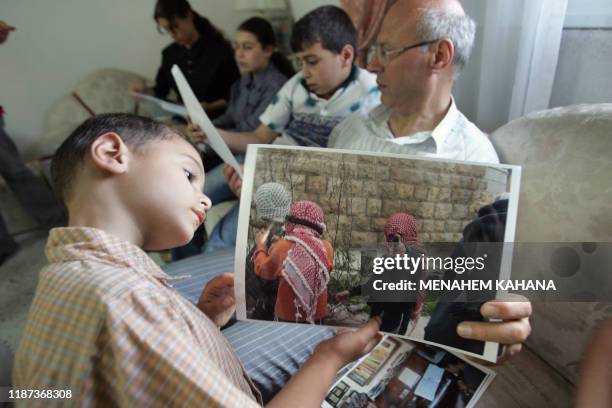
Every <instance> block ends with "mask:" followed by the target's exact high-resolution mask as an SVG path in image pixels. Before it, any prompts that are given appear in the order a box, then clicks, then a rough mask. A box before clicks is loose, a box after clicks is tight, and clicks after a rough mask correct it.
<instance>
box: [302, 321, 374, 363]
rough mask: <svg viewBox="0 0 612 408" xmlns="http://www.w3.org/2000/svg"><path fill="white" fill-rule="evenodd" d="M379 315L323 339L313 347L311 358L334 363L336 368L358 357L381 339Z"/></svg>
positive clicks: (367, 351) (370, 349)
mask: <svg viewBox="0 0 612 408" xmlns="http://www.w3.org/2000/svg"><path fill="white" fill-rule="evenodd" d="M380 323H381V319H380V317H374V318H372V319H370V320H369V321H368V322H367V323H366V324H365V325H364V326H363V327H361V328H360V329H358V330H355V331H352V330H343V331H340V330H339V331H338V334H336V335H335V336H334V337H332V338H331V339H328V340H325V341H323V342H321V343H319V345H318V346H317V347H316V348H315V351H314V353H313V358H321V359H323V360H324V361H331V362H333V363H335V364H336V367H337V369H338V370H339V369H340V368H342V367H344V366H345V365H346V364H348V363H350V362H351V361H353V360H356V359H358V358H359V357H361V356H363V355H364V354H366V353H369V352H370V351H372V349H373V348H374V347H375V346H376V345H377V344H378V343H379V342H380V340H381V339H382V334H381V333H380V332H379V331H378V330H379V329H380Z"/></svg>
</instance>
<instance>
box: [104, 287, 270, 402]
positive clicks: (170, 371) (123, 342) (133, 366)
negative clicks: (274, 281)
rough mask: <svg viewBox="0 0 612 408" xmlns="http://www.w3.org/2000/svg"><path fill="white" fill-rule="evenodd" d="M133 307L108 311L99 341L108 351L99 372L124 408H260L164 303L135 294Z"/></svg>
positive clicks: (156, 297)
mask: <svg viewBox="0 0 612 408" xmlns="http://www.w3.org/2000/svg"><path fill="white" fill-rule="evenodd" d="M131 303H133V304H132V305H130V307H127V308H126V307H122V305H120V304H118V305H116V306H117V307H116V308H111V309H110V310H109V312H108V315H107V319H106V322H105V327H104V328H103V330H102V336H101V339H102V342H103V343H105V344H106V346H107V347H108V348H106V349H107V350H108V351H110V350H112V353H103V354H102V356H103V358H102V359H101V361H100V364H101V365H109V367H108V368H109V369H108V370H103V371H102V372H105V373H107V374H109V376H108V378H107V381H108V382H109V383H110V384H111V385H112V388H114V389H116V390H117V391H118V392H117V394H118V395H119V399H120V400H121V401H122V405H124V406H144V405H148V404H150V403H151V401H164V403H165V404H166V405H169V406H190V405H192V404H195V405H198V406H205V407H236V406H240V407H257V406H259V405H258V404H257V403H256V402H255V401H254V400H253V399H252V397H251V396H249V395H247V394H245V393H244V392H243V391H242V390H240V389H238V388H237V387H236V386H235V385H234V384H233V383H232V382H231V381H229V380H228V378H227V376H226V375H225V374H224V373H223V372H222V371H221V370H220V369H219V367H218V366H217V365H216V364H215V363H214V362H213V361H212V360H211V359H210V358H208V357H207V355H206V352H205V351H204V350H202V348H201V347H200V346H199V345H198V344H196V343H195V342H194V341H193V337H192V336H189V335H186V334H187V333H189V332H190V328H189V327H188V324H187V322H186V321H185V320H183V319H182V318H181V316H180V315H179V314H178V313H177V312H176V309H175V308H173V307H172V305H171V303H170V304H169V299H168V298H167V297H165V296H160V295H159V294H156V293H144V292H136V293H132V295H131ZM104 340H106V341H104ZM102 346H103V347H104V344H102ZM213 346H214V345H212V344H211V347H213ZM104 357H107V358H104Z"/></svg>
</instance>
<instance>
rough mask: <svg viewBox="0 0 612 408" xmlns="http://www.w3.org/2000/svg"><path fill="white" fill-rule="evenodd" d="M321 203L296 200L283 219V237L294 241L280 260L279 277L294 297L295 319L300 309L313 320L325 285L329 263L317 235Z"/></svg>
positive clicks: (322, 226) (320, 230)
mask: <svg viewBox="0 0 612 408" xmlns="http://www.w3.org/2000/svg"><path fill="white" fill-rule="evenodd" d="M323 220H324V214H323V210H322V209H321V207H319V206H318V205H317V204H315V203H313V202H312V201H296V202H295V203H293V205H292V206H291V211H290V212H289V215H288V216H287V221H286V223H285V239H286V240H288V241H292V242H295V245H294V246H293V247H292V248H291V249H290V250H289V253H288V254H287V258H286V259H285V263H284V270H283V277H284V278H285V280H286V281H287V283H288V284H289V286H291V288H292V289H293V292H294V293H295V298H296V304H295V306H296V316H295V318H296V321H297V320H298V319H299V318H300V317H301V315H302V314H301V311H302V310H303V311H304V313H305V315H306V320H307V321H309V322H311V323H313V322H314V314H315V312H316V308H317V302H318V300H319V297H320V296H321V294H322V293H323V292H324V291H325V289H326V288H327V283H328V282H329V271H330V269H331V268H332V265H331V264H330V263H329V261H328V259H327V250H326V248H325V246H324V245H323V240H322V239H321V235H322V234H323V231H325V223H324V222H323Z"/></svg>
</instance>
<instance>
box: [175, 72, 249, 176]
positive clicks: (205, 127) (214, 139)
mask: <svg viewBox="0 0 612 408" xmlns="http://www.w3.org/2000/svg"><path fill="white" fill-rule="evenodd" d="M171 72H172V76H173V77H174V81H175V82H176V86H177V87H178V90H179V93H180V94H181V98H182V99H183V102H184V103H185V107H186V108H187V111H188V112H189V116H191V121H192V122H193V123H195V124H197V125H198V126H200V128H201V129H202V131H203V132H204V133H206V137H207V138H208V144H209V145H210V147H212V149H213V150H214V151H215V152H216V153H217V154H218V155H219V157H220V158H221V160H223V161H224V162H225V163H227V164H229V165H230V166H232V167H233V168H234V170H236V171H237V172H238V174H239V175H240V177H241V178H242V172H241V171H240V165H239V164H238V161H237V160H236V158H235V157H234V155H233V154H232V152H231V150H230V149H229V147H227V144H225V141H224V140H223V138H222V137H221V135H220V134H219V132H217V129H216V128H215V126H214V125H213V124H212V122H211V121H210V119H209V118H208V115H207V114H206V112H204V109H203V108H202V105H200V102H199V101H198V99H197V98H196V96H195V94H194V93H193V90H192V89H191V87H190V86H189V83H188V82H187V79H185V75H183V73H182V72H181V69H180V68H179V67H178V66H177V65H176V64H175V65H173V66H172V69H171Z"/></svg>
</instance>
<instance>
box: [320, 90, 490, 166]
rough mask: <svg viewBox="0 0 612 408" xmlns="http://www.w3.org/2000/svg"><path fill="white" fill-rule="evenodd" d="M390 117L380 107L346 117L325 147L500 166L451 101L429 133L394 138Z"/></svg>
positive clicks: (479, 133) (487, 143)
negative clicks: (365, 114)
mask: <svg viewBox="0 0 612 408" xmlns="http://www.w3.org/2000/svg"><path fill="white" fill-rule="evenodd" d="M390 115H391V112H390V110H389V109H388V108H387V107H385V106H384V105H379V106H377V107H376V108H374V109H373V110H372V111H371V112H370V113H369V114H368V116H366V117H364V116H359V115H351V116H349V117H348V118H347V119H345V120H344V121H342V122H341V123H340V124H339V125H338V126H337V127H336V128H335V129H334V131H333V132H332V134H331V136H330V139H329V144H328V147H333V148H338V149H350V150H362V151H369V152H388V153H404V154H413V155H420V156H428V157H437V158H444V159H454V160H465V161H473V162H483V163H499V157H498V156H497V153H496V152H495V149H494V148H493V145H492V144H491V142H490V141H489V138H488V137H487V135H485V134H484V133H483V132H482V131H481V130H480V129H478V127H476V125H474V124H473V123H472V122H470V121H469V120H468V119H467V118H466V117H465V116H464V115H463V114H462V113H461V112H460V111H459V110H458V109H457V106H456V105H455V101H454V99H452V98H451V106H450V108H449V109H448V112H447V113H446V115H445V116H444V118H443V119H442V121H440V123H438V125H437V126H436V127H435V129H433V130H432V131H426V132H418V133H415V134H413V135H407V136H400V137H394V135H393V133H392V132H391V129H390V128H389V117H390Z"/></svg>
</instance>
